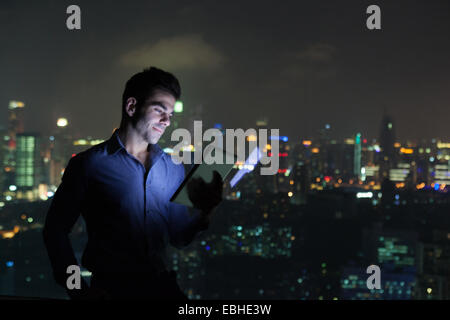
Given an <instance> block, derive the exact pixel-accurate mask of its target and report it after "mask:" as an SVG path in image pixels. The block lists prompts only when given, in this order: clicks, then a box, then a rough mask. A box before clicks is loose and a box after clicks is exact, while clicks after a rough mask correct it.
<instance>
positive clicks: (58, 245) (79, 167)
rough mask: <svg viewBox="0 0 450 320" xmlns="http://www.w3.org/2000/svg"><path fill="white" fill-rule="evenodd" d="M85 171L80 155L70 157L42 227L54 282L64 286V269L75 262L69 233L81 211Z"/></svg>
mask: <svg viewBox="0 0 450 320" xmlns="http://www.w3.org/2000/svg"><path fill="white" fill-rule="evenodd" d="M86 177H87V173H86V165H85V163H84V157H83V155H82V154H78V155H77V156H75V157H73V158H71V159H70V161H69V163H68V165H67V167H66V169H65V171H64V175H63V177H62V182H61V184H60V186H59V187H58V189H57V190H56V192H55V195H54V197H53V200H52V203H51V205H50V208H49V211H48V213H47V217H46V220H45V226H44V230H43V237H44V243H45V246H46V248H47V252H48V255H49V258H50V263H51V265H52V268H53V275H54V277H55V280H56V282H57V283H58V284H60V285H61V286H63V287H65V286H66V278H67V274H66V270H67V267H68V266H69V265H78V262H77V260H76V258H75V255H74V252H73V248H72V245H71V243H70V239H69V233H70V232H71V230H72V227H73V225H74V224H75V222H76V221H77V219H78V217H79V216H80V213H81V212H82V210H83V208H84V205H85V202H86V195H87V179H86Z"/></svg>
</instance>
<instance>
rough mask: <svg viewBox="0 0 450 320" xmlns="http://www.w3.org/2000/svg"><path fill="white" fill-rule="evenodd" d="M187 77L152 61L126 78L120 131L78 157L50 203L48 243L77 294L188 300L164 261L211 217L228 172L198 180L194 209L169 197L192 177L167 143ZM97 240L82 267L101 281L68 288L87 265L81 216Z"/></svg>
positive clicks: (59, 274) (62, 277)
mask: <svg viewBox="0 0 450 320" xmlns="http://www.w3.org/2000/svg"><path fill="white" fill-rule="evenodd" d="M180 94H181V90H180V85H179V82H178V80H177V79H176V78H175V77H174V76H173V75H172V74H170V73H168V72H165V71H163V70H160V69H157V68H154V67H152V68H149V69H146V70H144V71H143V72H140V73H138V74H135V75H134V76H133V77H131V78H130V79H129V80H128V82H127V83H126V86H125V90H124V93H123V98H122V120H121V124H120V128H119V129H118V130H116V131H114V133H113V135H112V136H111V138H110V139H109V140H107V141H105V142H103V143H101V144H99V145H96V146H94V147H92V148H90V149H88V150H86V151H84V152H81V153H79V154H77V155H76V156H75V157H73V158H71V159H70V161H69V164H68V165H67V168H66V169H65V171H64V175H63V177H62V183H61V185H60V186H59V188H58V190H57V191H56V193H55V195H54V198H53V200H52V204H51V206H50V209H49V212H48V214H47V218H46V221H45V227H44V231H43V236H44V242H45V245H46V247H47V251H48V254H49V257H50V262H51V264H52V268H53V273H54V276H55V279H56V281H57V283H59V284H60V285H62V286H63V287H65V288H66V290H67V292H68V294H69V296H70V297H71V298H72V299H77V298H80V299H82V298H113V299H114V298H150V299H152V298H158V299H186V296H185V295H184V294H183V293H182V292H181V290H180V289H179V287H178V285H177V283H176V279H175V275H174V273H173V272H168V270H167V268H166V265H165V263H164V256H165V255H164V250H165V248H166V247H167V245H168V244H169V243H170V244H172V245H173V246H175V247H177V248H181V247H183V246H185V245H187V244H189V243H190V242H191V241H192V240H193V239H194V237H195V235H196V234H197V233H198V232H201V231H203V230H205V229H206V228H207V227H208V224H209V217H210V214H211V211H212V210H213V209H214V207H216V206H217V205H218V204H219V202H220V201H221V194H222V179H221V177H220V175H219V174H218V173H217V172H215V176H214V179H213V181H212V182H211V183H209V184H206V183H205V182H204V181H203V180H195V181H192V182H191V183H190V184H189V185H188V191H189V192H188V193H189V195H190V198H191V200H192V203H193V204H194V209H188V208H187V207H185V206H182V205H179V204H176V203H172V202H170V201H169V199H170V198H171V196H172V195H173V193H174V192H175V191H176V189H177V188H178V186H179V185H180V184H181V182H182V181H183V179H184V167H183V165H181V164H178V165H177V164H175V163H174V162H173V161H172V159H171V157H170V156H169V155H167V154H166V153H164V152H163V151H162V150H161V148H160V147H159V146H158V145H157V142H158V140H159V139H160V137H161V135H162V134H163V133H164V131H165V129H166V128H167V127H168V126H169V125H170V118H171V116H172V113H173V109H174V105H175V102H176V100H177V99H179V98H180ZM80 214H81V215H82V216H83V218H84V220H85V222H86V229H87V233H88V243H87V245H86V248H85V251H84V253H83V256H82V260H81V262H82V265H83V266H84V267H86V268H87V269H88V270H89V271H91V272H92V278H91V286H90V287H88V285H87V284H86V283H85V282H82V285H81V289H72V290H70V289H68V288H67V287H66V282H67V278H68V277H69V276H70V274H67V267H68V266H69V265H78V262H77V260H76V258H75V256H74V253H73V249H72V246H71V244H70V240H69V238H68V234H69V233H70V231H71V229H72V227H73V225H74V223H75V222H76V220H77V219H78V217H79V216H80Z"/></svg>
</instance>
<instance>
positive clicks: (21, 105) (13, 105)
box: [9, 101, 25, 110]
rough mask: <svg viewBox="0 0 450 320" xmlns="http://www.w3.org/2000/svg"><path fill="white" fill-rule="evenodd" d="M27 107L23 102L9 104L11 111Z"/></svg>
mask: <svg viewBox="0 0 450 320" xmlns="http://www.w3.org/2000/svg"><path fill="white" fill-rule="evenodd" d="M23 107H25V103H23V102H22V101H10V102H9V109H10V110H12V109H16V108H23Z"/></svg>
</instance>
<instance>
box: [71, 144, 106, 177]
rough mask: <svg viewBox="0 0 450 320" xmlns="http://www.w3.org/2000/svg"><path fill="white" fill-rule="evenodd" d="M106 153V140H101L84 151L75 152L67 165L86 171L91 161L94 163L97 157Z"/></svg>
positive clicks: (90, 165)
mask: <svg viewBox="0 0 450 320" xmlns="http://www.w3.org/2000/svg"><path fill="white" fill-rule="evenodd" d="M106 153H107V141H103V142H102V143H99V144H97V145H95V146H92V147H90V148H88V149H86V150H84V151H81V152H79V153H77V154H76V155H75V156H73V157H72V158H71V159H70V160H69V164H68V167H76V168H78V169H79V170H84V171H88V170H89V168H90V167H92V164H93V163H96V162H97V161H98V160H100V159H99V158H101V157H103V156H105V155H106Z"/></svg>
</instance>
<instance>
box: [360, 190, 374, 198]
mask: <svg viewBox="0 0 450 320" xmlns="http://www.w3.org/2000/svg"><path fill="white" fill-rule="evenodd" d="M372 197H373V193H372V192H370V191H369V192H358V193H356V198H358V199H369V198H372Z"/></svg>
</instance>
